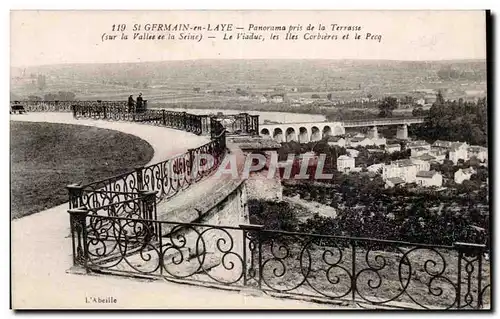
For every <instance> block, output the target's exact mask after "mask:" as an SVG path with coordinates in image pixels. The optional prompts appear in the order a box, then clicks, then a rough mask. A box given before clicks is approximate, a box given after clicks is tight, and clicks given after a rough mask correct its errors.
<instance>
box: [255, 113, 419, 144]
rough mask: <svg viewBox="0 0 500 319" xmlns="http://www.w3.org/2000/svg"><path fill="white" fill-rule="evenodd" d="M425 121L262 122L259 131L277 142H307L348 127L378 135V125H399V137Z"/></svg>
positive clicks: (404, 119) (392, 119) (410, 118)
mask: <svg viewBox="0 0 500 319" xmlns="http://www.w3.org/2000/svg"><path fill="white" fill-rule="evenodd" d="M423 122H424V117H397V118H396V117H394V118H380V119H368V120H348V121H336V122H304V123H277V124H261V125H260V130H259V133H260V135H262V136H266V137H271V138H273V139H274V140H276V141H277V142H290V141H297V142H299V143H307V142H313V141H319V140H321V139H322V138H324V137H326V136H336V135H343V134H345V128H348V127H370V128H371V134H373V135H375V136H376V135H377V134H378V132H377V127H378V126H392V125H397V126H398V129H397V137H398V138H400V139H407V138H408V126H409V125H412V124H419V123H423Z"/></svg>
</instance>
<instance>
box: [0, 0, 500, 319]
mask: <svg viewBox="0 0 500 319" xmlns="http://www.w3.org/2000/svg"><path fill="white" fill-rule="evenodd" d="M280 2H281V3H280ZM499 3H500V1H498V0H474V1H463V0H462V1H457V0H454V1H449V0H420V1H388V0H377V1H370V0H365V1H361V0H349V1H344V2H339V1H336V2H334V1H317V0H307V1H304V0H301V1H296V0H288V1H269V0H253V1H246V3H239V2H238V4H236V1H231V2H229V1H228V2H225V1H219V0H215V1H214V0H212V1H189V0H183V1H177V2H175V3H172V2H170V3H162V2H159V1H158V2H155V1H148V0H141V1H137V0H136V1H132V0H121V1H117V2H116V3H103V2H102V1H96V0H87V1H82V2H79V3H75V2H69V1H67V2H64V1H54V0H52V1H50V0H46V1H43V3H40V2H39V1H33V0H32V1H3V2H2V4H1V6H2V9H3V10H2V11H1V15H0V21H1V27H2V31H1V32H0V36H1V41H2V44H4V46H3V47H5V48H10V45H9V23H10V22H9V10H20V9H45V10H49V9H58V10H64V9H66V10H68V9H80V10H85V9H108V10H113V9H121V10H123V9H126V10H151V9H171V10H175V9H178V10H180V9H212V10H214V9H215V10H221V9H226V10H227V9H296V10H300V9H302V10H314V9H323V10H325V9H330V10H334V9H335V10H349V9H358V10H359V9H365V10H366V9H373V10H377V9H378V10H381V9H397V10H408V9H410V10H412V9H413V10H416V9H431V10H438V9H445V10H451V9H454V10H456V9H464V10H465V9H491V10H492V13H493V14H494V15H495V14H496V15H500V8H499ZM497 18H498V17H497ZM497 22H498V21H497ZM494 34H495V43H497V44H498V37H499V36H498V32H495V33H494ZM495 51H497V50H495ZM497 53H498V51H497ZM3 54H4V55H3V61H4V63H2V69H1V71H2V72H1V73H0V74H1V75H2V88H3V94H2V97H3V100H4V103H3V107H2V109H3V110H2V112H1V113H0V114H2V116H1V120H2V121H4V122H2V124H4V125H1V129H2V131H1V133H0V136H1V138H0V141H1V145H2V149H3V150H4V151H3V152H2V167H3V169H2V170H1V175H0V180H1V181H2V183H1V184H2V189H1V192H0V194H1V195H0V196H1V201H0V203H1V205H2V210H1V211H2V214H3V215H4V217H3V223H1V224H0V225H1V227H2V229H1V230H0V234H1V236H2V238H1V239H0V245H1V246H0V247H1V250H0V265H6V266H7V265H9V263H10V260H9V258H10V256H8V254H7V252H8V251H9V242H10V240H9V223H10V219H9V196H8V194H9V192H10V185H9V182H8V181H9V175H10V172H8V171H7V169H8V168H9V160H10V156H9V154H10V150H9V151H7V150H8V149H9V122H8V116H7V105H8V103H9V101H8V99H9V64H10V63H9V55H10V52H9V50H8V49H6V50H5V51H4V52H3ZM497 56H498V54H496V55H495V58H494V60H497V59H496V58H497ZM495 69H496V70H495V74H496V75H498V67H496V66H495ZM497 91H498V84H496V85H495V87H494V93H493V92H490V93H493V94H495V96H496V92H497ZM494 100H495V101H498V100H497V98H496V97H495V99H494ZM490 107H493V106H492V105H490ZM494 115H495V120H494V121H495V123H500V121H499V117H500V112H498V111H497V112H495V114H494ZM496 126H497V125H494V126H493V127H494V128H495V132H494V143H495V149H498V148H499V147H500V145H499V143H500V140H499V139H498V136H497V130H496ZM498 180H499V179H498V174H496V175H495V181H498ZM494 195H498V193H497V192H496V191H495V194H494ZM495 197H497V196H493V199H494V198H495ZM491 213H492V215H495V212H491ZM499 219H500V217H498V216H495V217H494V220H495V223H496V225H495V228H494V229H495V230H498V229H499V226H498V220H499ZM498 237H499V236H494V238H498ZM494 245H495V247H498V243H497V242H495V243H494ZM494 256H495V260H494V263H495V264H496V263H497V259H498V258H496V256H497V254H495V255H494ZM2 268H3V269H4V272H3V273H2V276H1V287H2V293H1V299H0V300H2V309H3V311H2V312H3V313H2V317H4V316H3V315H6V316H12V315H13V314H14V313H13V312H12V311H9V310H8V308H9V299H10V287H9V276H10V273H9V271H10V269H9V271H8V269H7V268H8V267H2ZM9 268H10V267H9ZM494 278H498V274H497V273H495V277H494ZM494 284H495V288H494V291H495V292H497V291H498V286H497V285H496V282H495V283H494ZM494 299H495V306H497V307H498V298H496V296H495V297H494ZM387 314H389V315H396V316H400V315H409V316H414V315H419V316H422V315H423V316H427V315H431V314H427V313H406V314H405V313H401V312H398V313H392V314H391V313H385V312H384V313H380V312H378V313H371V314H367V315H370V316H375V317H379V318H385V317H386V316H387ZM35 315H37V313H30V314H25V315H24V316H26V317H32V316H35ZM61 315H67V314H64V313H62V314H61ZM83 315H87V316H92V317H94V318H101V317H105V316H107V315H110V313H99V314H97V313H91V314H83ZM123 315H126V314H124V313H123V312H121V313H114V314H113V316H123ZM142 315H143V314H136V313H134V314H132V316H133V317H137V318H139V317H140V316H142ZM195 315H196V316H207V315H216V316H220V315H223V314H222V313H217V314H215V313H214V314H210V313H196V314H194V313H187V314H182V313H163V314H161V316H168V317H177V316H179V317H180V316H182V317H185V316H195ZM228 315H231V316H239V315H240V314H234V313H231V314H228ZM244 315H250V316H255V317H257V316H262V315H264V314H262V313H247V314H244ZM265 315H277V314H276V313H269V314H265ZM281 315H286V316H288V315H292V313H283V314H281ZM298 315H304V316H309V315H310V313H303V312H302V313H298ZM322 315H323V316H335V317H344V316H349V314H348V313H333V314H327V313H322ZM351 315H365V314H364V313H356V314H351ZM449 315H453V316H456V315H457V313H453V314H452V313H450V314H449ZM463 315H469V316H470V315H473V314H471V313H464V314H463Z"/></svg>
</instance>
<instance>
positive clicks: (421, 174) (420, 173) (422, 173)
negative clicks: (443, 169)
mask: <svg viewBox="0 0 500 319" xmlns="http://www.w3.org/2000/svg"><path fill="white" fill-rule="evenodd" d="M436 174H438V172H436V171H418V172H417V177H424V178H432V177H433V176H434V175H436Z"/></svg>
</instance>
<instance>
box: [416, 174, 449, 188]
mask: <svg viewBox="0 0 500 319" xmlns="http://www.w3.org/2000/svg"><path fill="white" fill-rule="evenodd" d="M416 182H417V185H420V186H424V187H431V186H435V187H441V186H443V175H441V174H440V173H438V172H436V171H419V172H417V176H416Z"/></svg>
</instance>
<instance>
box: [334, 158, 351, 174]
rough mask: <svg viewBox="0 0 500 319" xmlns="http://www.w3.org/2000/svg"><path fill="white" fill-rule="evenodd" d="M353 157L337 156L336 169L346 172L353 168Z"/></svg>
mask: <svg viewBox="0 0 500 319" xmlns="http://www.w3.org/2000/svg"><path fill="white" fill-rule="evenodd" d="M354 161H355V160H354V157H350V156H347V155H341V156H339V157H338V158H337V171H339V172H348V171H349V170H351V169H353V168H354V165H355V164H354Z"/></svg>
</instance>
